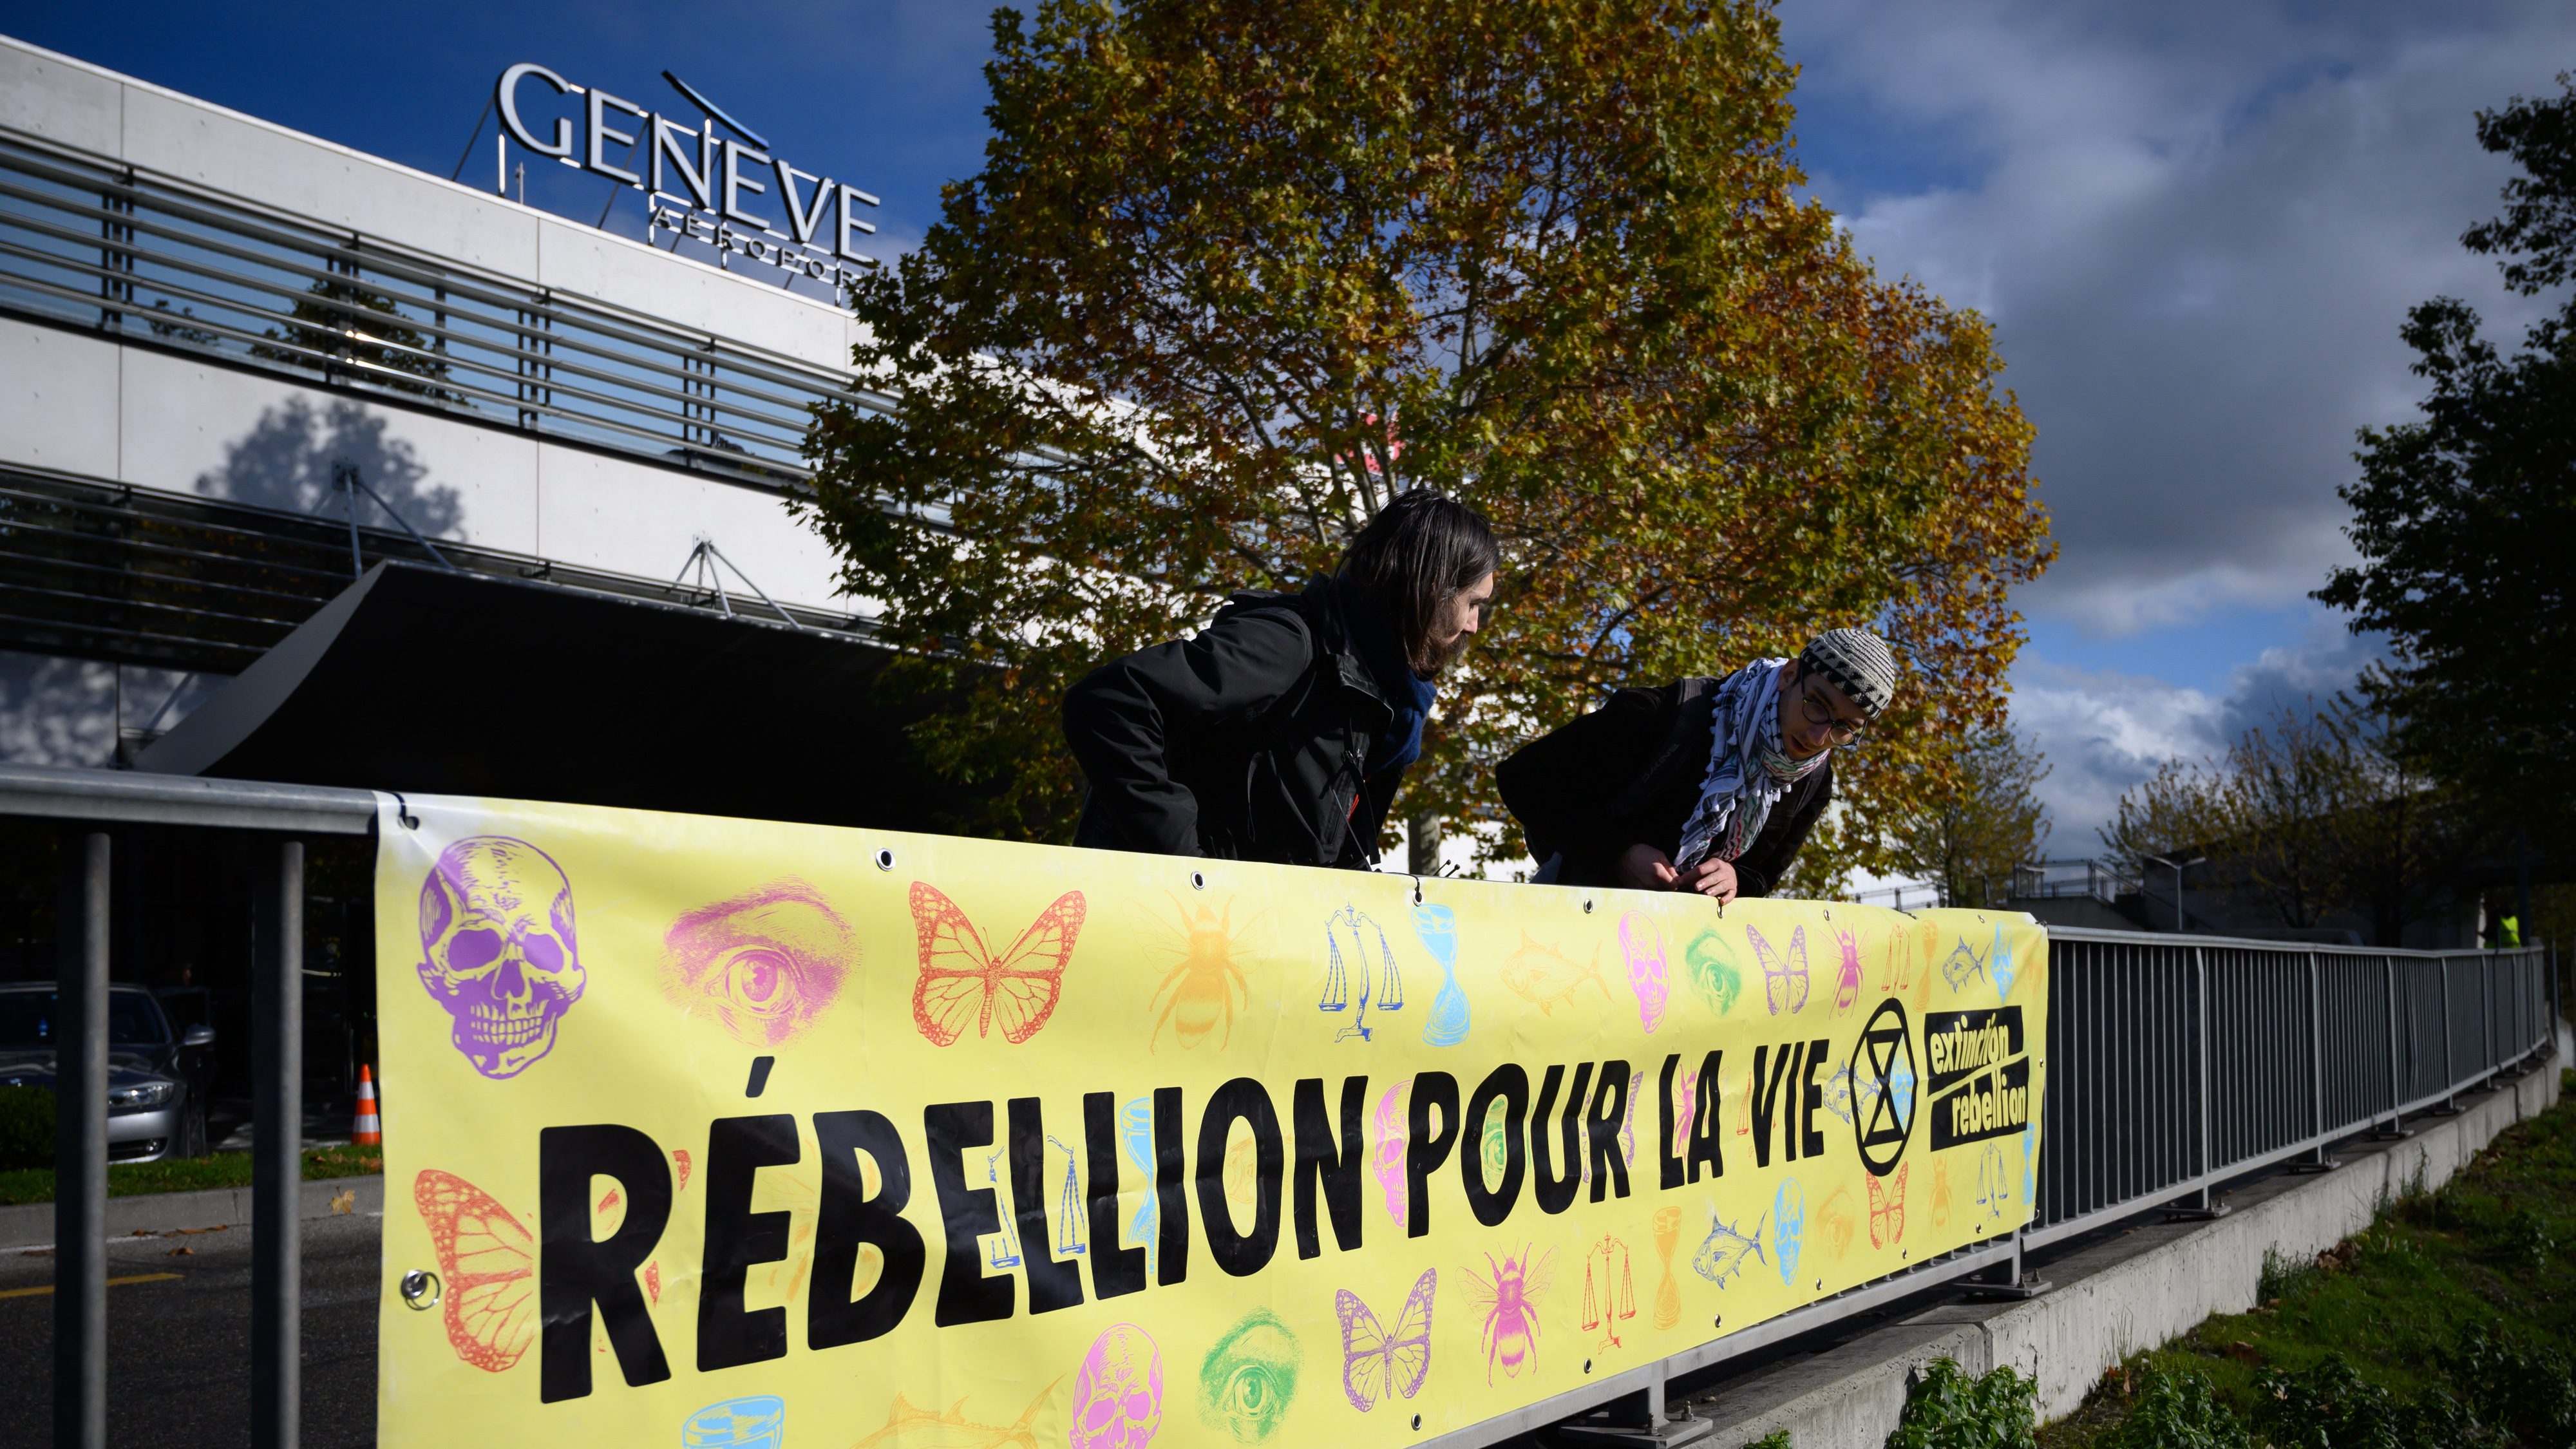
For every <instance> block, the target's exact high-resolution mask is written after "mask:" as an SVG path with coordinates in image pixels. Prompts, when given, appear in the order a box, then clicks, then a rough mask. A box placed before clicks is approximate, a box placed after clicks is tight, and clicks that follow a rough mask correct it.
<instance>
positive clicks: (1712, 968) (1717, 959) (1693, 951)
mask: <svg viewBox="0 0 2576 1449" xmlns="http://www.w3.org/2000/svg"><path fill="white" fill-rule="evenodd" d="M1682 959H1683V961H1684V963H1685V964H1686V965H1687V966H1688V967H1689V969H1690V983H1691V986H1692V988H1693V989H1694V990H1696V991H1698V992H1699V994H1700V999H1701V1000H1703V1001H1706V1002H1707V1003H1708V1004H1709V1005H1711V1006H1713V1007H1715V1008H1717V1014H1718V1015H1720V1016H1724V1015H1726V1014H1727V1013H1728V1012H1731V1011H1733V1010H1735V998H1736V996H1737V995H1738V994H1739V993H1741V992H1742V991H1743V990H1744V972H1743V971H1742V970H1741V969H1740V968H1738V967H1737V966H1736V964H1735V953H1734V952H1732V951H1729V950H1727V949H1726V941H1725V940H1724V938H1722V937H1720V936H1719V935H1718V934H1717V928H1716V927H1715V926H1711V927H1709V928H1708V929H1707V930H1705V931H1702V932H1700V933H1699V937H1698V939H1696V940H1694V941H1692V942H1691V943H1690V949H1689V950H1688V951H1685V952H1683V953H1682Z"/></svg>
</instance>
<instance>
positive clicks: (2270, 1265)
mask: <svg viewBox="0 0 2576 1449" xmlns="http://www.w3.org/2000/svg"><path fill="white" fill-rule="evenodd" d="M2562 1080H2563V1081H2566V1082H2567V1083H2568V1084H2569V1086H2568V1090H2570V1091H2571V1092H2576V1073H2570V1074H2568V1075H2567V1076H2566V1077H2565V1078H2562ZM2571 1244H2576V1101H2562V1102H2561V1103H2560V1105H2559V1106H2558V1107H2556V1108H2554V1109H2552V1110H2551V1111H2550V1112H2548V1113H2546V1114H2544V1115H2542V1116H2540V1117H2537V1118H2534V1119H2533V1120H2532V1121H2530V1122H2527V1123H2524V1124H2522V1125H2520V1126H2517V1127H2515V1128H2513V1129H2511V1130H2510V1131H2508V1132H2506V1133H2505V1134H2504V1135H2503V1136H2501V1137H2499V1138H2497V1139H2496V1141H2495V1142H2494V1143H2493V1144H2492V1145H2490V1146H2489V1147H2488V1148H2487V1150H2486V1151H2484V1152H2481V1153H2479V1154H2478V1156H2477V1157H2476V1158H2475V1159H2474V1160H2473V1161H2472V1162H2471V1163H2470V1165H2469V1167H2468V1169H2467V1170H2466V1171H2464V1172H2462V1173H2461V1174H2460V1175H2458V1176H2456V1177H2454V1178H2452V1179H2451V1181H2449V1182H2448V1183H2445V1184H2443V1185H2442V1186H2441V1187H2440V1188H2438V1189H2433V1190H2427V1189H2426V1188H2425V1186H2424V1184H2423V1182H2422V1181H2421V1180H2420V1179H2419V1180H2418V1181H2416V1182H2415V1183H2413V1184H2411V1185H2410V1189H2409V1190H2408V1191H2407V1192H2406V1193H2404V1194H2403V1195H2402V1196H2400V1197H2399V1198H2397V1199H2396V1200H2395V1201H2393V1202H2391V1203H2388V1204H2387V1205H2386V1207H2385V1209H2384V1210H2383V1211H2382V1212H2381V1213H2380V1214H2379V1217H2378V1219H2377V1221H2375V1222H2373V1223H2372V1224H2371V1226H2370V1227H2369V1228H2368V1229H2366V1230H2365V1231H2363V1232H2361V1233H2359V1234H2357V1235H2355V1236H2354V1237H2352V1238H2349V1239H2346V1240H2345V1241H2344V1242H2341V1243H2338V1244H2336V1245H2335V1246H2334V1247H2333V1248H2332V1249H2329V1250H2328V1251H2326V1252H2324V1253H2321V1254H2319V1255H2317V1257H2315V1258H2314V1259H2302V1260H2297V1261H2290V1260H2283V1259H2277V1258H2276V1259H2269V1260H2267V1261H2266V1262H2265V1264H2264V1270H2263V1278H2262V1287H2261V1290H2260V1292H2261V1297H2262V1300H2263V1301H2262V1303H2261V1304H2260V1306H2258V1307H2256V1308H2255V1309H2254V1310H2253V1311H2252V1312H2250V1313H2242V1314H2234V1315H2230V1316H2226V1317H2220V1318H2213V1319H2210V1320H2209V1321H2208V1322H2206V1323H2203V1324H2201V1325H2200V1326H2199V1327H2198V1328H2196V1329H2194V1330H2192V1331H2191V1332H2190V1333H2187V1334H2185V1335H2183V1336H2182V1337H2181V1338H2179V1339H2177V1340H2175V1341H2174V1342H2172V1343H2170V1344H2167V1345H2165V1346H2164V1347H2163V1348H2159V1349H2156V1350H2154V1351H2153V1352H2150V1353H2145V1354H2141V1355H2138V1356H2137V1357H2135V1358H2133V1359H2131V1360H2130V1361H2129V1362H2127V1363H2125V1364H2122V1365H2121V1366H2119V1367H2117V1368H2114V1369H2112V1370H2111V1371H2110V1372H2109V1373H2108V1374H2106V1375H2104V1376H2103V1380H2102V1383H2101V1384H2100V1385H2099V1386H2098V1387H2096V1388H2095V1389H2094V1391H2093V1393H2092V1394H2091V1395H2090V1396H2089V1397H2088V1398H2087V1399H2086V1400H2085V1402H2084V1406H2083V1408H2082V1409H2081V1410H2079V1411H2078V1412H2077V1413H2075V1414H2073V1415H2071V1416H2069V1417H2068V1418H2066V1419H2064V1420H2061V1421H2059V1422H2058V1423H2055V1424H2051V1425H2049V1426H2048V1427H2047V1428H2045V1429H2043V1430H2042V1431H2041V1432H2040V1436H2039V1437H2040V1443H2041V1444H2042V1445H2043V1446H2045V1449H2200V1446H2211V1449H2221V1446H2223V1449H2241V1446H2247V1445H2251V1444H2269V1445H2273V1446H2277V1449H2309V1446H2314V1449H2328V1446H2333V1449H2346V1446H2351V1449H2414V1446H2418V1445H2433V1446H2439V1449H2483V1446H2497V1449H2511V1446H2520V1445H2544V1444H2545V1445H2552V1446H2556V1445H2564V1444H2568V1443H2570V1442H2571V1441H2576V1365H2571V1362H2570V1358H2569V1345H2571V1344H2576V1251H2571Z"/></svg>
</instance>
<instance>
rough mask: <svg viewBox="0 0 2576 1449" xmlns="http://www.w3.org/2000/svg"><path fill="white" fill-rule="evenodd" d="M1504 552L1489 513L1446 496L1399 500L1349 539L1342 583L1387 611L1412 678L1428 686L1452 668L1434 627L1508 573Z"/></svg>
mask: <svg viewBox="0 0 2576 1449" xmlns="http://www.w3.org/2000/svg"><path fill="white" fill-rule="evenodd" d="M1502 563H1503V550H1502V547H1501V545H1499V544H1497V543H1495V542H1494V530H1493V529H1492V527H1490V526H1489V525H1488V524H1487V523H1486V522H1485V518H1484V515H1483V514H1480V513H1478V512H1477V511H1476V510H1474V509H1472V508H1469V507H1468V506H1467V505H1466V504H1464V503H1461V502H1459V501H1458V500H1456V499H1454V498H1451V497H1450V496H1448V495H1447V494H1445V493H1441V492H1438V491H1436V490H1434V489H1430V488H1415V489H1412V490H1409V491H1407V492H1405V493H1401V494H1398V495H1397V496H1396V499H1395V501H1394V502H1392V503H1390V504H1388V505H1387V506H1386V507H1385V508H1383V509H1380V510H1379V511H1378V514H1377V516H1376V517H1375V518H1372V519H1370V520H1369V521H1368V523H1367V524H1366V525H1365V526H1363V527H1362V528H1361V529H1360V531H1359V533H1358V535H1357V536H1355V537H1354V538H1352V539H1351V546H1350V550H1349V551H1348V552H1346V553H1344V554H1343V555H1342V568H1341V576H1342V578H1343V580H1344V581H1345V582H1347V583H1349V584H1350V585H1351V586H1352V587H1353V588H1354V589H1356V590H1357V591H1358V593H1359V595H1360V597H1361V598H1363V599H1365V600H1367V601H1368V602H1369V603H1371V604H1373V605H1375V606H1376V607H1377V608H1379V609H1382V610H1384V611H1385V614H1386V618H1387V620H1388V622H1390V623H1391V624H1393V625H1394V627H1395V631H1396V636H1397V638H1398V639H1400V640H1401V641H1402V642H1403V644H1404V657H1405V660H1406V662H1407V663H1409V664H1411V665H1412V666H1413V672H1414V673H1415V674H1417V675H1420V676H1421V677H1423V678H1425V679H1428V678H1430V677H1431V676H1433V675H1435V674H1437V673H1439V672H1440V667H1441V666H1442V665H1443V664H1445V663H1447V662H1448V661H1447V659H1446V658H1445V657H1444V654H1443V651H1442V650H1441V649H1440V648H1439V646H1437V645H1435V644H1434V643H1432V640H1431V630H1432V626H1433V625H1434V624H1435V623H1436V622H1437V621H1438V620H1439V618H1440V611H1441V609H1442V607H1443V606H1445V605H1446V604H1448V603H1449V601H1450V600H1452V599H1455V598H1457V597H1458V596H1459V595H1460V594H1463V593H1465V592H1466V591H1467V590H1468V589H1470V588H1472V587H1474V585H1475V583H1476V581H1477V580H1478V579H1481V578H1483V577H1484V576H1485V575H1487V574H1490V573H1492V572H1494V571H1495V570H1496V569H1499V568H1501V567H1502Z"/></svg>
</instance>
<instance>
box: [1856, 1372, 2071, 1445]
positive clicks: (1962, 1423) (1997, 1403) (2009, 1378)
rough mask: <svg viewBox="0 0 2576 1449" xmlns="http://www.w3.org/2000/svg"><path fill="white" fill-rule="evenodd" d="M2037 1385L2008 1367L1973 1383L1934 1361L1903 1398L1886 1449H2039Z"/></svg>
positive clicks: (1975, 1379)
mask: <svg viewBox="0 0 2576 1449" xmlns="http://www.w3.org/2000/svg"><path fill="white" fill-rule="evenodd" d="M2038 1395H2039V1384H2038V1382H2037V1381H2036V1380H2034V1379H2026V1378H2023V1377H2022V1376H2021V1375H2020V1374H2017V1373H2015V1372H2013V1370H2012V1369H2011V1368H2009V1367H2006V1368H1999V1369H1996V1370H1995V1371H1994V1372H1993V1373H1990V1374H1987V1375H1985V1376H1984V1377H1982V1378H1970V1377H1969V1376H1968V1374H1967V1373H1966V1371H1964V1370H1962V1369H1961V1368H1960V1367H1959V1366H1958V1364H1956V1363H1954V1362H1952V1361H1951V1360H1949V1359H1946V1358H1941V1359H1934V1360H1933V1361H1932V1364H1931V1366H1930V1367H1929V1368H1926V1369H1925V1370H1924V1371H1923V1376H1922V1377H1921V1378H1918V1379H1916V1380H1915V1381H1914V1387H1913V1388H1912V1389H1911V1390H1909V1391H1908V1392H1907V1393H1906V1395H1905V1417H1903V1418H1902V1419H1899V1420H1898V1421H1897V1424H1896V1432H1895V1433H1893V1434H1890V1435H1889V1436H1887V1449H2039V1416H2038V1412H2037V1410H2036V1408H2035V1407H2034V1401H2035V1400H2036V1399H2037V1398H2038Z"/></svg>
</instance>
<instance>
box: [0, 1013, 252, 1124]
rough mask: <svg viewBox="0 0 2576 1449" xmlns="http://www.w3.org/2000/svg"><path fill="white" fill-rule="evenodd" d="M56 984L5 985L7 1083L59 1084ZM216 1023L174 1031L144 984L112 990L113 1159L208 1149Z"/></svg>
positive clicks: (0, 1026)
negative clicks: (207, 1120) (56, 1054)
mask: <svg viewBox="0 0 2576 1449" xmlns="http://www.w3.org/2000/svg"><path fill="white" fill-rule="evenodd" d="M55 998H56V993H55V990H54V988H53V987H52V986H51V985H47V984H44V983H33V984H21V985H10V986H0V1086H12V1087H45V1088H48V1089H51V1088H53V1087H54V1086H55V1080H54V1079H55V1073H56V1072H57V1070H58V1067H57V1064H56V1061H55V1056H54V1053H55V1050H56V1047H57V1046H58V1043H57V1041H56V1039H55V1038H56V1022H57V1020H58V1017H59V1006H58V1003H57V1001H56V999H55ZM214 1043H215V1029H214V1028H213V1027H210V1026H202V1025H200V1026H192V1027H189V1028H188V1029H187V1030H185V1031H176V1030H173V1029H172V1027H171V1024H170V1017H169V1014H168V1013H167V1012H165V1011H163V1010H162V1009H161V1003H160V1002H158V1001H156V1000H154V999H153V997H152V993H151V992H149V991H146V990H144V989H143V988H142V987H139V986H112V987H110V988H108V993H107V1063H108V1065H107V1160H108V1161H110V1162H159V1161H162V1160H165V1159H168V1158H173V1157H203V1156H204V1155H205V1154H206V1101H207V1093H208V1092H209V1091H210V1090H211V1089H212V1087H213V1084H214V1059H213V1053H212V1051H211V1050H210V1049H211V1048H212V1047H213V1046H214Z"/></svg>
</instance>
